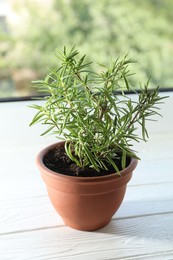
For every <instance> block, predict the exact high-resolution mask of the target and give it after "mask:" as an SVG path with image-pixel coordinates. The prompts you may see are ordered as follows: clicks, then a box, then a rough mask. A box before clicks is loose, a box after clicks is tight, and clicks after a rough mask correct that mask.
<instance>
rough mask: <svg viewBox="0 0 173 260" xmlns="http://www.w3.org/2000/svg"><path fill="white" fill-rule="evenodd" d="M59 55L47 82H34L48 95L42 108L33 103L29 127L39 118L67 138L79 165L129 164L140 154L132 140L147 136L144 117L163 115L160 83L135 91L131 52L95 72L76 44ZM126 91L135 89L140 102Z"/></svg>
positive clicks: (95, 166)
mask: <svg viewBox="0 0 173 260" xmlns="http://www.w3.org/2000/svg"><path fill="white" fill-rule="evenodd" d="M55 54H56V57H57V59H58V61H59V62H60V64H59V66H58V67H57V68H54V69H52V70H50V71H49V73H48V74H47V76H46V77H45V79H44V80H39V81H34V82H33V84H34V86H35V87H36V88H37V89H38V91H40V92H44V93H49V95H47V96H45V97H44V99H45V102H44V104H43V106H41V105H32V107H33V108H35V109H36V110H38V111H37V113H36V115H35V117H34V118H33V120H32V122H31V124H30V125H33V124H35V123H38V122H41V123H42V124H44V125H47V127H48V128H47V130H46V131H45V132H44V133H42V135H45V134H47V133H49V132H50V133H53V134H54V135H55V136H56V137H57V138H62V139H64V140H65V151H66V154H67V155H68V156H69V157H70V159H71V160H72V161H74V162H75V163H76V164H77V166H79V167H92V168H94V169H95V170H97V171H100V169H104V170H106V169H107V167H108V166H109V165H112V166H113V167H114V168H115V170H116V171H117V172H118V171H119V168H118V166H117V164H116V163H115V161H116V159H120V160H121V166H122V168H125V167H126V159H127V157H132V158H138V157H137V155H136V152H135V151H134V150H133V149H132V147H133V143H134V141H136V142H139V141H140V140H144V141H146V140H147V138H148V132H147V129H146V121H147V120H153V121H154V119H155V118H154V119H152V117H154V116H156V115H160V114H159V113H158V109H159V107H158V106H157V105H158V104H160V103H162V102H161V101H162V99H163V98H165V97H160V96H159V89H158V87H156V88H154V89H149V82H147V84H146V85H144V86H143V87H140V88H141V89H140V92H139V93H136V92H135V91H134V90H133V89H132V87H131V85H130V83H129V76H132V75H133V74H130V70H129V65H130V64H131V63H133V62H134V61H133V60H131V59H128V57H127V56H125V57H124V58H123V59H122V60H120V59H116V60H115V61H114V62H112V63H111V65H110V66H103V65H102V67H103V71H101V72H93V71H90V69H89V65H90V63H87V62H86V57H85V55H84V56H80V54H79V52H78V50H76V49H75V47H73V48H72V49H71V50H70V51H69V52H68V51H67V50H66V48H65V47H64V49H63V50H56V53H55ZM125 90H131V91H134V93H136V95H137V96H138V101H133V100H132V99H131V98H129V96H127V95H126V94H125V93H124V92H125ZM138 127H140V128H141V135H140V136H138V135H137V134H136V129H137V128H138ZM138 159H139V158H138Z"/></svg>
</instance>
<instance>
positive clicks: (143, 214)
mask: <svg viewBox="0 0 173 260" xmlns="http://www.w3.org/2000/svg"><path fill="white" fill-rule="evenodd" d="M163 95H165V94H164V93H163ZM166 95H169V96H170V98H169V99H167V100H165V104H163V105H162V106H161V114H162V115H163V118H159V121H158V122H156V123H150V124H149V125H148V129H149V135H150V139H149V141H148V142H147V143H140V144H138V145H136V150H138V151H139V156H140V157H141V161H140V162H139V164H138V167H137V169H136V170H135V172H134V174H133V178H132V180H131V182H130V183H129V185H128V188H127V193H126V196H125V199H124V202H123V204H122V206H121V207H120V209H119V210H118V212H117V213H116V214H115V216H114V217H113V220H112V222H111V223H110V224H109V225H108V226H106V227H105V228H103V229H101V230H99V231H97V232H80V231H76V230H73V229H71V228H69V227H66V226H64V224H63V221H62V220H61V218H60V216H59V215H58V214H57V213H56V212H55V211H54V209H53V207H52V206H51V204H50V202H49V200H48V197H47V193H46V188H45V185H44V183H43V182H42V180H41V177H40V174H39V172H38V170H37V168H36V166H35V157H36V154H37V153H38V152H39V151H40V149H42V148H44V147H45V146H46V145H48V144H50V143H53V142H56V141H57V140H55V138H54V137H53V136H48V137H40V133H41V132H42V131H43V128H42V127H41V126H40V125H36V126H33V127H31V128H29V126H28V125H29V123H30V121H31V119H32V117H33V115H34V114H35V111H34V110H33V109H29V108H28V107H27V106H28V105H29V104H30V103H36V101H34V102H29V101H26V102H12V103H0V167H1V168H0V259H4V260H6V259H14V260H15V259H16V260H20V259H21V260H23V259H28V260H29V259H34V260H35V259H48V260H49V259H58V260H59V259H64V260H66V259H71V260H72V259H75V260H78V259H80V260H81V259H92V260H94V259H99V260H101V259H137V258H138V259H173V221H172V220H173V92H171V93H169V92H168V93H166ZM105 210H106V209H105ZM136 257H137V258H136Z"/></svg>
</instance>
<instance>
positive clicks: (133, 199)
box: [0, 183, 173, 234]
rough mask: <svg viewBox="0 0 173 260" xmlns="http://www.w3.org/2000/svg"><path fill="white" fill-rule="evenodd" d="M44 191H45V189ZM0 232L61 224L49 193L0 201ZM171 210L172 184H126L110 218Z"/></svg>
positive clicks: (172, 199) (172, 204) (172, 209)
mask: <svg viewBox="0 0 173 260" xmlns="http://www.w3.org/2000/svg"><path fill="white" fill-rule="evenodd" d="M45 193H46V191H45ZM0 208H1V211H0V234H5V233H10V232H18V231H23V230H25V231H26V230H32V229H37V228H44V227H54V226H59V225H60V226H61V225H64V224H63V221H62V219H61V217H60V216H59V215H58V214H57V213H56V211H55V210H54V208H53V206H52V204H51V203H50V201H49V199H48V196H47V195H45V196H33V197H31V196H30V197H22V193H21V197H20V198H17V199H16V198H11V199H8V200H7V199H4V200H2V199H1V200H0ZM169 212H173V189H172V183H169V184H167V185H165V184H164V183H163V184H157V185H147V186H140V187H139V186H134V187H133V186H129V187H128V189H127V192H126V196H125V198H124V201H123V203H122V205H121V207H120V209H119V210H118V211H117V212H116V214H115V215H114V217H113V218H115V219H121V218H128V217H130V218H131V217H137V216H144V215H146V216H148V215H153V214H162V213H169Z"/></svg>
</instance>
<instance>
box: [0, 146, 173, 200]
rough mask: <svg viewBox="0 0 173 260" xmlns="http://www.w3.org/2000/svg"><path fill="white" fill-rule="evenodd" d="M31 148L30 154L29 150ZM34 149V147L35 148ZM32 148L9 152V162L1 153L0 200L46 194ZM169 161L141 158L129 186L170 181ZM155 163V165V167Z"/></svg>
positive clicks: (172, 174)
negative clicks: (10, 153)
mask: <svg viewBox="0 0 173 260" xmlns="http://www.w3.org/2000/svg"><path fill="white" fill-rule="evenodd" d="M32 150H33V153H32V152H31V151H32ZM35 150H37V149H35ZM35 150H34V149H31V150H29V148H28V150H27V152H26V154H25V152H24V150H23V149H21V150H20V152H19V151H18V152H16V153H15V149H14V152H12V155H13V156H12V159H11V162H10V163H8V162H7V161H6V156H7V154H6V153H5V154H4V155H2V156H1V155H0V157H1V159H0V160H1V162H0V164H1V171H0V179H1V181H0V193H1V197H0V200H1V199H7V200H8V199H11V198H13V199H14V198H27V197H30V196H31V197H33V196H42V195H45V194H46V190H45V184H44V183H43V181H42V179H41V176H40V173H39V171H38V169H37V167H36V165H35V154H36V151H35ZM172 162H173V161H172V160H161V161H154V160H152V161H141V162H140V163H139V164H138V167H137V168H136V170H135V171H134V174H133V177H132V179H131V181H130V183H129V185H128V186H133V185H135V186H136V185H149V184H155V183H164V185H166V183H170V182H173V170H172ZM155 166H157V168H156V167H155Z"/></svg>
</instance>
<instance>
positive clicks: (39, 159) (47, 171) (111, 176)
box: [36, 141, 138, 182]
mask: <svg viewBox="0 0 173 260" xmlns="http://www.w3.org/2000/svg"><path fill="white" fill-rule="evenodd" d="M63 143H65V141H60V142H56V143H53V144H51V145H48V146H46V147H45V148H43V149H42V150H41V151H40V152H39V153H38V155H37V157H36V165H37V167H38V168H39V169H40V171H42V172H44V174H46V175H49V176H51V177H54V178H60V179H61V180H64V181H65V180H71V181H72V182H79V181H80V182H95V181H96V182H97V181H106V180H111V179H115V178H117V179H118V178H123V177H125V176H126V175H127V174H128V173H130V172H133V170H134V169H135V168H136V166H137V164H138V160H137V159H135V158H131V162H130V164H129V165H128V166H127V167H126V168H125V169H123V170H121V171H120V175H118V174H113V173H112V174H108V175H104V176H94V177H81V176H80V177H79V176H69V175H65V174H61V173H57V172H54V171H52V170H50V169H49V168H47V167H46V166H45V164H44V163H43V157H44V156H45V154H46V153H47V152H48V151H49V150H51V149H52V148H54V147H55V146H57V144H61V145H62V144H63Z"/></svg>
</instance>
